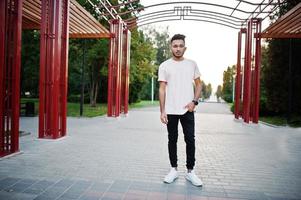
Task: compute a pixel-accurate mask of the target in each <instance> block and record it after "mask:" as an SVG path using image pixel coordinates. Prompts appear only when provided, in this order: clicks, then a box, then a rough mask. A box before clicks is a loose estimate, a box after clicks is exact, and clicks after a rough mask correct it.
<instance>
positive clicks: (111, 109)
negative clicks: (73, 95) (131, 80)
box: [108, 19, 123, 117]
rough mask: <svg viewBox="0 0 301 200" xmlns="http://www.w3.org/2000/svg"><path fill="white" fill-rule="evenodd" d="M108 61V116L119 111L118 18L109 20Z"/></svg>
mask: <svg viewBox="0 0 301 200" xmlns="http://www.w3.org/2000/svg"><path fill="white" fill-rule="evenodd" d="M110 23H111V35H112V37H111V43H110V61H109V70H108V117H118V116H119V115H120V112H121V96H122V61H123V55H122V54H123V50H122V49H123V25H122V23H121V21H120V20H119V19H113V20H111V22H110Z"/></svg>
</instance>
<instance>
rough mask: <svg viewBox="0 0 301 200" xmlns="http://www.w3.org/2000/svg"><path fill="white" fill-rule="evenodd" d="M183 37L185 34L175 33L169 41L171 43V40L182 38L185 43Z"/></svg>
mask: <svg viewBox="0 0 301 200" xmlns="http://www.w3.org/2000/svg"><path fill="white" fill-rule="evenodd" d="M185 37H186V36H185V35H182V34H175V35H174V36H172V38H171V40H170V43H172V41H174V40H183V41H184V43H185Z"/></svg>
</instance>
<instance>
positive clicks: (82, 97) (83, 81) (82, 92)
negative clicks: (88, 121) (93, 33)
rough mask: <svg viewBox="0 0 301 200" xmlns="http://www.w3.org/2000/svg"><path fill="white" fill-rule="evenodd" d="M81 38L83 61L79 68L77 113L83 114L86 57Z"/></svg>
mask: <svg viewBox="0 0 301 200" xmlns="http://www.w3.org/2000/svg"><path fill="white" fill-rule="evenodd" d="M82 40H83V62H82V68H81V83H82V84H81V86H82V87H81V93H80V106H79V115H80V116H83V110H84V109H83V106H84V94H85V78H84V75H85V72H84V70H85V57H86V40H85V39H82Z"/></svg>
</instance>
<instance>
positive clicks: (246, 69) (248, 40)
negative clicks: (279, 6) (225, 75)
mask: <svg viewBox="0 0 301 200" xmlns="http://www.w3.org/2000/svg"><path fill="white" fill-rule="evenodd" d="M252 24H253V20H252V19H250V20H249V21H248V29H247V37H246V57H245V66H244V75H245V77H244V99H243V101H244V122H246V123H249V121H250V97H251V96H250V95H251V59H252V58H251V56H252Z"/></svg>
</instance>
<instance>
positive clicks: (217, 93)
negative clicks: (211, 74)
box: [215, 85, 223, 102]
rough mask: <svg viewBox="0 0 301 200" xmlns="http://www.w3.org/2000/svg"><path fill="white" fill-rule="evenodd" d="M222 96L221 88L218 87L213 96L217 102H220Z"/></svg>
mask: <svg viewBox="0 0 301 200" xmlns="http://www.w3.org/2000/svg"><path fill="white" fill-rule="evenodd" d="M222 94H223V92H222V86H221V85H218V86H217V89H216V92H215V96H216V98H217V101H218V102H220V98H221V97H222Z"/></svg>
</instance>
